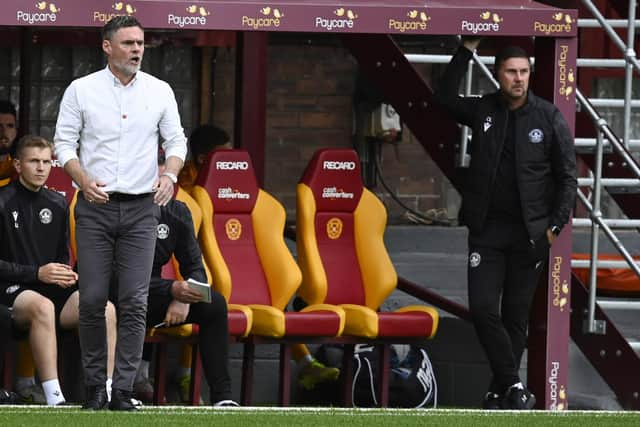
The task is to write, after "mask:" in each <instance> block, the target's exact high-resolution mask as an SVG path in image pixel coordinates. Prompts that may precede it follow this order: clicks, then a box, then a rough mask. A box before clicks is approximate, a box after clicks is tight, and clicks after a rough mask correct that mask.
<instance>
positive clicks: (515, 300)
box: [468, 220, 549, 395]
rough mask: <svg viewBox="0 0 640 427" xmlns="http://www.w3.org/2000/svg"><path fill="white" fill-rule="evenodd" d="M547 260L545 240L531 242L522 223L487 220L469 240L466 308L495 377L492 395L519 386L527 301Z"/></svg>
mask: <svg viewBox="0 0 640 427" xmlns="http://www.w3.org/2000/svg"><path fill="white" fill-rule="evenodd" d="M548 257H549V243H548V241H547V238H546V236H543V238H541V239H539V240H538V241H536V242H533V243H532V242H531V241H530V239H529V235H528V233H527V231H526V229H525V226H524V224H510V223H505V222H502V221H500V222H498V221H491V220H488V221H487V223H486V225H485V227H484V229H483V231H482V232H480V233H475V234H470V235H469V263H468V292H469V309H470V311H471V315H472V318H473V324H474V326H475V329H476V333H477V334H478V339H479V340H480V344H481V345H482V348H483V349H484V351H485V354H486V356H487V358H488V360H489V365H490V366H491V371H492V373H493V379H492V382H491V386H490V387H489V391H491V392H494V393H498V394H500V395H502V394H504V392H505V391H506V389H507V388H508V387H509V386H511V385H513V384H515V383H518V382H520V377H519V375H518V370H519V368H520V360H521V358H522V353H523V351H524V348H525V346H526V340H527V324H528V321H529V312H530V309H531V302H532V300H533V295H534V293H535V290H536V286H537V284H538V280H539V278H540V273H541V272H542V271H543V270H544V267H545V265H546V263H547V260H548Z"/></svg>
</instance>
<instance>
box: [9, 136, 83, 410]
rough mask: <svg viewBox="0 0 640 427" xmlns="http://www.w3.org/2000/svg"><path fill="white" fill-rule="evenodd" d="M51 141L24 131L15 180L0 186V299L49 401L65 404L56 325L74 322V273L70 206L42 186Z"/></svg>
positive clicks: (50, 151)
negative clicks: (24, 343) (27, 345)
mask: <svg viewBox="0 0 640 427" xmlns="http://www.w3.org/2000/svg"><path fill="white" fill-rule="evenodd" d="M52 152H53V145H52V144H51V143H50V142H49V141H47V140H45V139H44V138H41V137H37V136H32V135H26V136H25V137H23V138H21V139H20V140H19V141H18V143H17V147H16V156H15V159H13V162H14V166H15V168H16V171H17V172H18V179H17V180H15V181H13V182H12V183H10V184H9V185H7V186H5V187H2V188H0V304H1V305H4V306H6V307H8V308H10V310H11V317H12V329H13V331H14V332H22V333H23V335H26V336H28V338H29V342H30V344H31V348H32V352H33V357H34V360H35V364H36V368H37V370H38V375H39V376H40V379H41V382H42V387H43V389H44V394H45V397H46V400H47V404H49V405H57V404H61V403H64V396H63V394H62V391H61V389H60V383H59V381H58V371H57V349H56V329H57V328H58V327H62V328H65V329H69V328H73V327H76V326H77V316H78V315H77V311H78V302H77V287H76V285H75V284H76V280H77V275H76V273H74V272H73V271H72V269H71V267H70V266H69V265H68V261H69V248H68V242H69V234H68V233H69V227H68V218H69V210H68V207H67V202H66V200H65V199H64V197H63V196H61V195H60V194H58V193H56V192H54V191H50V190H48V189H46V188H44V183H45V181H46V180H47V177H48V176H49V172H50V170H51V156H52Z"/></svg>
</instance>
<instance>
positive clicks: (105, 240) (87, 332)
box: [74, 193, 160, 391]
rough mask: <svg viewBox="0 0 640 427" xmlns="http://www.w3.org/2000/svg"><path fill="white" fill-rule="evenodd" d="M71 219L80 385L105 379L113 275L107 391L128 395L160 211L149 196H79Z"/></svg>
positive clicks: (139, 343)
mask: <svg viewBox="0 0 640 427" xmlns="http://www.w3.org/2000/svg"><path fill="white" fill-rule="evenodd" d="M74 215H75V219H76V241H77V248H78V251H77V252H78V253H77V257H78V275H79V284H78V288H79V291H80V325H79V336H80V349H81V351H82V365H83V369H84V376H85V384H86V385H87V386H97V385H101V384H104V383H105V381H106V379H107V369H106V367H107V332H106V323H105V316H104V311H105V307H106V304H107V299H108V295H109V284H110V280H111V275H112V274H117V275H118V278H119V283H120V286H119V288H118V313H117V314H118V338H117V344H116V358H115V369H114V372H113V383H112V387H113V388H117V389H120V390H126V391H131V390H132V389H133V382H134V380H135V377H136V371H137V370H138V366H139V365H140V359H141V357H142V345H143V343H144V336H145V322H146V314H147V297H148V294H149V281H150V278H151V268H152V264H153V255H154V249H155V242H156V228H157V225H158V219H159V217H160V208H159V206H157V205H155V204H154V203H153V196H151V195H149V196H146V197H143V198H139V199H134V200H128V201H109V202H108V203H106V204H94V203H89V202H87V201H86V200H85V199H84V197H83V196H82V193H79V194H78V201H77V204H76V207H75V211H74ZM114 269H115V271H114Z"/></svg>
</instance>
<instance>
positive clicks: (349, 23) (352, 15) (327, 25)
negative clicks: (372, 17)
mask: <svg viewBox="0 0 640 427" xmlns="http://www.w3.org/2000/svg"><path fill="white" fill-rule="evenodd" d="M333 15H334V16H332V17H331V18H326V17H322V16H316V18H315V27H316V28H324V29H325V30H327V31H331V30H333V29H336V28H353V27H354V25H355V20H356V19H358V14H357V13H356V12H354V11H353V10H351V9H345V8H344V7H339V8H337V9H335V10H334V11H333Z"/></svg>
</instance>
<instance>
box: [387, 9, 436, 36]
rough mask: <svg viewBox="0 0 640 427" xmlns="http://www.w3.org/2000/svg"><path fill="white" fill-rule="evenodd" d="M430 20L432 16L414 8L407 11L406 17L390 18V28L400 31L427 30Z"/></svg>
mask: <svg viewBox="0 0 640 427" xmlns="http://www.w3.org/2000/svg"><path fill="white" fill-rule="evenodd" d="M407 18H408V19H407ZM429 21H431V17H430V16H429V15H427V13H426V12H420V11H418V10H416V9H412V10H410V11H409V12H407V16H406V18H405V19H399V20H396V19H389V29H390V30H396V31H400V32H401V33H404V32H405V31H425V30H426V29H427V22H429Z"/></svg>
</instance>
